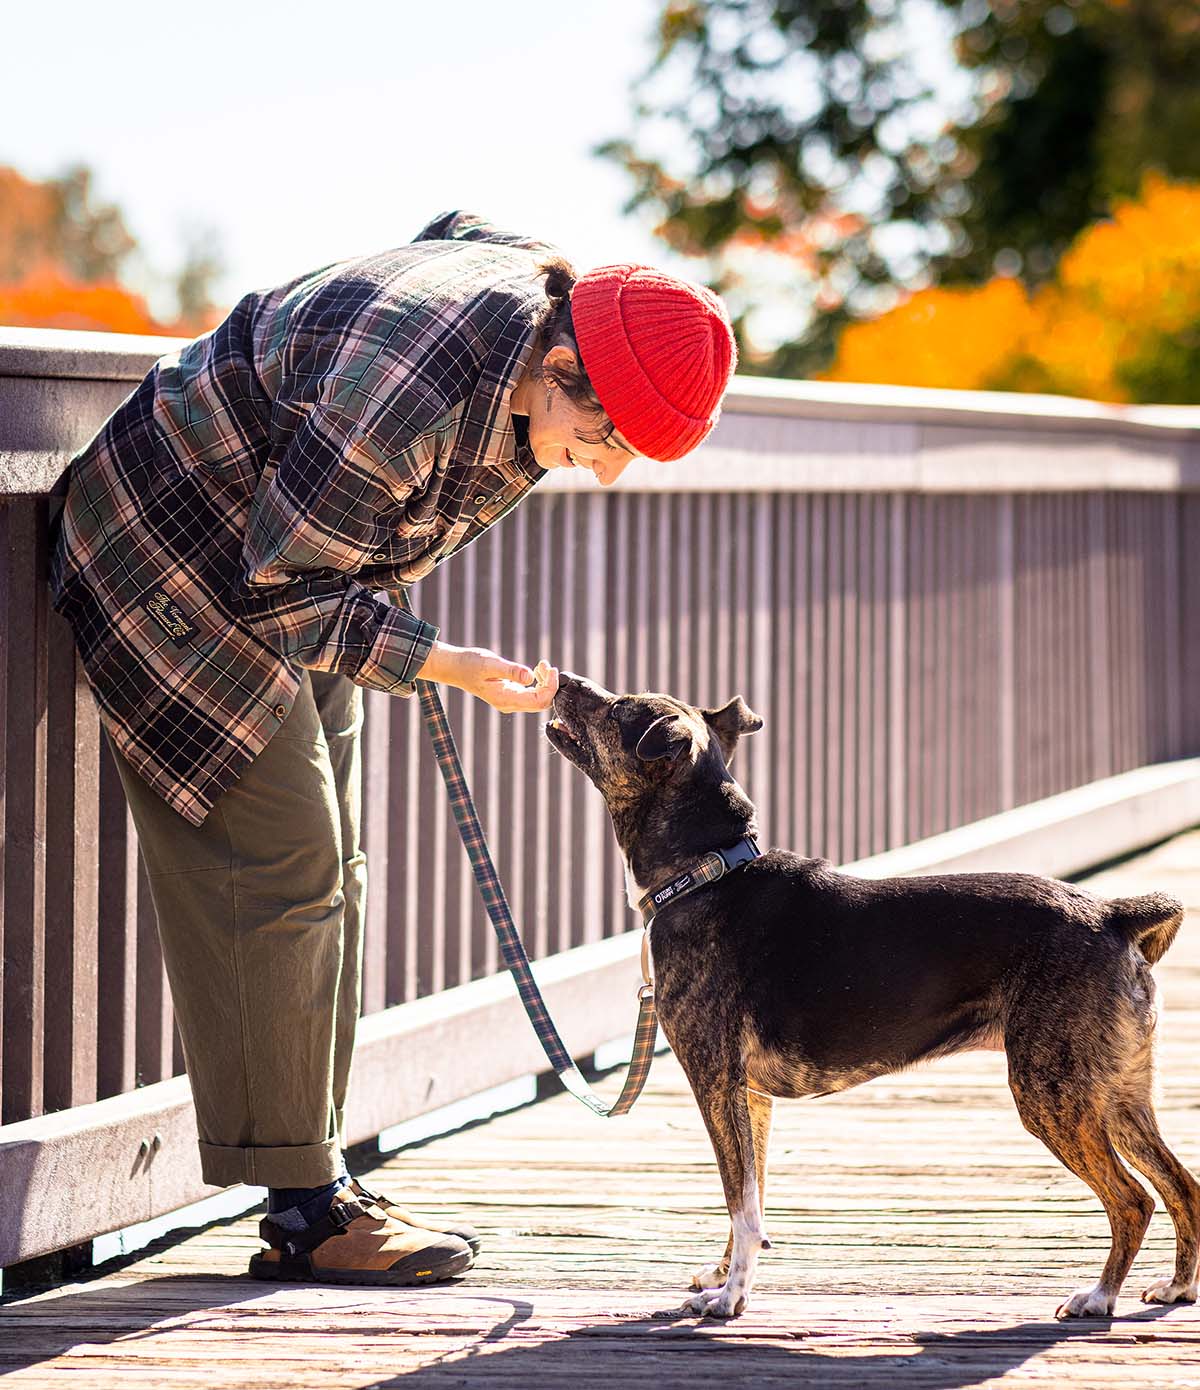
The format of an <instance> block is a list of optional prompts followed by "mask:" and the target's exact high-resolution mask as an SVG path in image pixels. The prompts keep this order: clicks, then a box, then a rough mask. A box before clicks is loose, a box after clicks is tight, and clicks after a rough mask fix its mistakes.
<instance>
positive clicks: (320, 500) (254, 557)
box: [231, 404, 458, 694]
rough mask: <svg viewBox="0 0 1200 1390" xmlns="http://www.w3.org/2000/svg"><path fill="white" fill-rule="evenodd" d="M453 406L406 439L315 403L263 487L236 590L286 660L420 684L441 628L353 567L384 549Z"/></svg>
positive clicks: (444, 441) (384, 683)
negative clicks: (377, 590)
mask: <svg viewBox="0 0 1200 1390" xmlns="http://www.w3.org/2000/svg"><path fill="white" fill-rule="evenodd" d="M457 418H458V412H457V411H456V410H452V411H450V412H448V413H446V414H445V415H444V416H442V417H441V418H440V419H439V420H437V421H436V422H435V423H434V424H433V425H432V426H431V427H430V428H429V429H427V430H425V431H423V432H421V433H420V434H418V435H417V437H416V438H414V439H412V440H411V442H409V443H407V444H406V445H405V446H403V447H401V448H399V449H397V448H396V447H395V443H394V437H393V440H389V447H388V448H387V449H386V451H385V450H384V449H383V448H381V447H380V444H379V442H378V440H377V438H376V437H375V435H374V433H373V430H372V426H371V422H370V421H369V420H367V421H364V420H363V418H362V415H361V414H360V413H359V412H356V411H353V410H350V409H347V408H346V407H345V406H340V405H335V404H317V405H314V406H312V407H310V408H309V409H308V411H307V413H306V415H305V417H304V418H303V419H302V421H301V422H300V423H299V424H298V426H297V427H296V428H295V430H294V431H293V432H292V433H291V434H290V437H289V438H288V440H287V443H286V446H285V447H284V448H283V449H282V452H281V453H280V456H279V458H278V460H277V462H276V464H275V466H274V467H273V468H268V469H267V470H266V471H265V473H264V478H263V482H262V484H261V485H260V487H259V489H258V492H257V494H256V496H255V498H254V503H253V506H252V508H251V512H250V519H249V524H248V525H247V528H246V537H245V543H244V546H243V550H242V565H241V573H240V575H239V578H238V580H237V581H236V582H235V585H234V592H233V593H232V595H231V599H232V602H233V604H234V607H235V609H236V611H237V613H238V616H239V618H240V619H241V621H242V622H243V623H245V624H246V625H247V626H248V627H249V628H250V629H251V630H252V631H253V632H254V633H255V635H256V636H258V637H259V639H260V640H262V641H263V642H265V643H266V644H267V645H268V646H270V647H271V648H272V649H273V650H275V651H277V652H278V653H279V654H280V655H281V656H283V657H285V658H287V659H288V660H291V661H294V662H296V663H297V664H298V665H300V666H305V667H308V668H310V669H312V670H317V671H337V672H340V673H341V674H343V675H346V676H349V677H350V678H351V679H353V680H354V681H355V682H357V683H358V684H360V685H366V686H370V687H372V688H374V689H377V690H385V691H389V692H392V693H395V694H411V692H412V689H413V682H414V681H415V679H416V676H417V672H418V671H419V670H420V669H421V667H422V665H423V664H424V662H425V659H426V657H427V656H428V655H429V650H430V648H431V647H432V645H433V643H434V641H435V640H436V638H437V635H438V629H437V628H436V627H435V626H434V625H433V624H432V623H427V622H425V621H423V620H422V619H420V618H418V617H416V616H414V615H413V614H411V613H405V612H403V611H402V610H401V609H399V608H395V607H392V606H391V605H390V604H388V603H385V602H382V601H381V600H379V599H378V598H376V597H375V596H374V595H373V593H372V591H371V589H370V588H369V587H368V586H366V585H364V584H363V583H361V582H359V581H358V580H356V579H355V578H354V577H353V576H354V575H355V574H356V573H357V572H358V571H359V570H362V569H366V568H369V567H370V566H371V565H372V564H373V563H375V562H378V561H380V560H382V559H384V558H386V546H387V542H388V535H389V531H390V529H392V528H393V527H395V525H396V524H397V521H398V518H399V517H400V515H401V513H402V511H403V506H404V502H405V499H406V498H407V497H408V496H409V494H410V493H411V492H412V490H413V489H414V487H416V486H418V485H419V484H420V483H421V482H422V481H423V480H424V479H426V478H428V477H429V475H430V473H431V472H432V470H433V467H434V464H435V461H436V459H437V457H438V455H439V453H441V452H442V451H443V450H446V449H448V448H449V447H450V446H451V442H452V440H453V437H454V433H455V429H456V425H457Z"/></svg>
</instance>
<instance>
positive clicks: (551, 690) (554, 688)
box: [420, 642, 558, 714]
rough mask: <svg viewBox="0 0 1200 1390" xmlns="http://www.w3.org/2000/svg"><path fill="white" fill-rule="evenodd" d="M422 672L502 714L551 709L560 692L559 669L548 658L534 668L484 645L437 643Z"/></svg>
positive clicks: (424, 677)
mask: <svg viewBox="0 0 1200 1390" xmlns="http://www.w3.org/2000/svg"><path fill="white" fill-rule="evenodd" d="M420 676H421V679H422V680H431V681H438V682H440V683H441V684H444V685H453V686H457V687H458V689H459V690H465V691H466V692H467V694H468V695H474V696H476V697H477V698H478V699H480V700H483V701H484V702H485V703H486V704H489V705H491V707H492V708H493V709H497V710H499V711H500V713H501V714H516V713H517V712H518V711H531V710H543V709H549V708H550V705H551V703H552V702H553V700H554V696H555V695H556V694H557V692H558V670H557V668H556V667H554V666H551V665H550V663H549V662H548V661H539V662H538V664H537V669H536V670H534V669H532V668H531V667H529V666H525V665H523V664H522V663H521V662H519V661H508V660H506V659H505V658H504V657H502V656H497V655H496V653H495V652H490V651H488V650H487V649H486V648H484V647H451V646H448V645H447V644H446V643H444V642H435V643H434V645H433V649H432V650H431V651H430V653H429V657H428V659H427V660H426V662H425V665H424V666H422V667H421V671H420Z"/></svg>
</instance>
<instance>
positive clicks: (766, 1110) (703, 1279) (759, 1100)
mask: <svg viewBox="0 0 1200 1390" xmlns="http://www.w3.org/2000/svg"><path fill="white" fill-rule="evenodd" d="M774 1105H775V1102H774V1100H773V1099H772V1098H771V1097H770V1096H769V1095H767V1094H766V1093H765V1092H763V1091H755V1090H753V1089H751V1088H750V1087H747V1088H746V1106H747V1109H748V1110H749V1111H750V1132H751V1134H752V1135H753V1137H754V1175H755V1178H756V1180H757V1182H758V1210H759V1215H760V1216H762V1217H763V1218H764V1224H765V1218H766V1199H767V1149H768V1147H769V1145H770V1142H771V1115H772V1112H773V1110H774ZM732 1257H733V1227H732V1226H730V1228H729V1240H728V1241H727V1242H726V1244H725V1253H724V1255H722V1256H721V1258H720V1259H719V1260H718V1261H717V1262H716V1264H709V1265H701V1267H700V1268H699V1269H698V1270H696V1272H695V1273H694V1274H693V1275H692V1284H691V1286H692V1288H693V1289H719V1288H720V1287H721V1286H722V1285H723V1284H724V1283H725V1281H726V1279H727V1278H728V1277H729V1261H730V1260H731V1259H732Z"/></svg>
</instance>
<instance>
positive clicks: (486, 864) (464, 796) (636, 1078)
mask: <svg viewBox="0 0 1200 1390" xmlns="http://www.w3.org/2000/svg"><path fill="white" fill-rule="evenodd" d="M405 606H407V605H405ZM417 691H418V694H419V695H420V699H421V713H422V714H423V715H424V718H425V727H426V728H427V729H428V730H429V736H430V738H432V740H433V751H434V752H435V753H436V754H437V760H438V767H439V768H440V769H441V772H442V779H443V781H444V782H445V783H446V791H447V792H448V793H449V796H450V807H451V809H452V810H453V812H454V819H455V822H456V823H457V825H458V833H459V834H460V835H461V836H462V842H463V845H464V846H465V847H466V851H467V856H468V857H469V859H470V860H471V868H472V870H473V872H474V874H475V882H476V883H477V884H478V885H479V892H480V895H481V897H482V898H483V905H484V907H486V908H487V914H488V916H489V917H490V918H491V919H492V926H493V927H494V928H495V929H496V937H497V939H498V940H499V942H500V952H501V954H502V955H503V957H504V964H505V965H506V966H507V967H508V969H509V970H510V971H511V972H512V977H513V979H514V980H515V981H516V984H517V990H518V992H519V994H520V996H521V1003H522V1004H524V1006H525V1012H526V1013H527V1014H528V1015H529V1021H530V1023H532V1024H533V1030H534V1032H535V1033H536V1034H537V1035H538V1039H539V1041H540V1042H541V1044H542V1048H543V1050H544V1051H545V1053H546V1057H547V1059H548V1060H549V1062H550V1065H551V1066H552V1067H553V1068H554V1070H555V1073H556V1074H557V1076H558V1079H559V1080H560V1081H561V1082H562V1084H563V1085H564V1086H565V1087H566V1089H567V1090H568V1091H570V1093H571V1094H572V1095H573V1096H574V1097H575V1099H576V1100H579V1101H582V1102H583V1104H584V1105H586V1106H587V1107H588V1109H589V1110H591V1111H592V1112H593V1113H594V1114H596V1115H599V1116H601V1117H602V1118H609V1117H611V1116H613V1115H624V1114H625V1112H626V1111H627V1110H629V1109H631V1108H632V1106H633V1103H634V1101H635V1100H637V1098H638V1096H639V1095H641V1093H642V1087H643V1086H644V1085H645V1084H646V1077H647V1076H648V1075H649V1074H650V1063H651V1062H652V1061H653V1060H654V1042H655V1038H656V1037H657V1035H658V1020H657V1017H656V1016H655V1012H654V983H653V980H652V979H651V976H650V924H649V923H648V922H647V924H646V928H645V931H644V932H643V935H642V979H643V984H642V987H641V988H640V989H639V990H638V1020H637V1028H636V1031H635V1033H634V1038H633V1056H632V1058H631V1059H630V1062H629V1071H628V1073H627V1075H626V1077H625V1084H624V1086H622V1088H621V1094H620V1095H619V1096H618V1097H617V1099H616V1101H615V1102H614V1103H613V1104H612V1105H605V1104H604V1102H603V1101H602V1100H601V1099H600V1097H599V1096H598V1095H596V1093H595V1092H594V1091H593V1090H592V1088H591V1087H590V1086H589V1085H588V1084H587V1082H586V1081H585V1080H584V1079H583V1073H582V1072H581V1071H580V1070H579V1068H578V1067H577V1066H576V1065H575V1063H574V1062H573V1061H572V1060H571V1054H570V1053H569V1052H568V1051H567V1048H566V1044H565V1043H564V1042H563V1040H562V1038H561V1037H560V1036H559V1032H558V1029H557V1028H556V1027H555V1026H554V1020H553V1019H552V1018H551V1017H550V1014H549V1013H548V1012H547V1009H546V1001H545V1000H544V999H543V998H542V994H541V991H540V990H539V989H538V987H537V982H536V981H535V980H534V978H533V971H532V970H531V969H530V966H529V957H528V956H527V955H526V954H525V947H524V946H523V945H522V943H521V938H520V935H519V934H518V932H517V929H516V926H515V925H514V923H513V918H512V912H511V910H510V908H509V906H508V899H507V898H506V897H505V895H504V888H503V886H502V885H501V883H500V876H499V875H498V874H497V873H496V867H495V865H494V864H493V863H492V856H491V853H490V852H489V850H488V847H487V840H486V838H485V836H484V833H483V827H482V826H481V825H480V824H479V816H478V815H477V814H476V811H475V802H474V799H473V798H472V796H471V789H470V787H468V786H467V779H466V777H465V775H464V774H463V769H462V762H461V760H460V759H459V756H458V748H457V747H456V746H455V742H454V734H453V733H452V732H451V729H450V722H449V720H448V719H447V718H446V711H445V710H444V709H443V708H442V701H441V698H440V696H439V695H438V692H437V687H436V686H435V685H434V684H433V683H432V682H431V681H418V682H417Z"/></svg>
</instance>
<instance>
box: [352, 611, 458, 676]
mask: <svg viewBox="0 0 1200 1390" xmlns="http://www.w3.org/2000/svg"><path fill="white" fill-rule="evenodd" d="M440 630H441V629H440V628H438V627H436V626H435V625H434V624H433V623H427V622H426V621H425V620H424V619H423V618H418V617H417V616H416V615H415V614H414V613H405V612H404V611H403V610H402V609H400V608H389V609H388V611H387V613H386V615H385V616H384V619H383V622H382V623H381V624H380V626H379V631H378V632H377V633H376V634H375V641H374V642H373V643H372V644H371V650H370V651H369V652H368V653H367V658H366V660H365V661H364V662H363V664H362V665H361V666H360V667H359V668H358V674H357V675H356V676H355V681H356V682H357V683H358V684H359V685H366V686H370V687H371V688H372V689H373V690H386V691H387V692H388V693H389V694H391V695H411V694H412V693H413V690H414V689H415V688H416V684H415V683H416V679H417V672H418V671H419V670H420V669H421V667H422V666H424V665H425V662H426V660H427V659H428V657H429V652H430V649H431V648H432V646H433V644H434V642H436V641H437V636H438V633H439V631H440Z"/></svg>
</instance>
